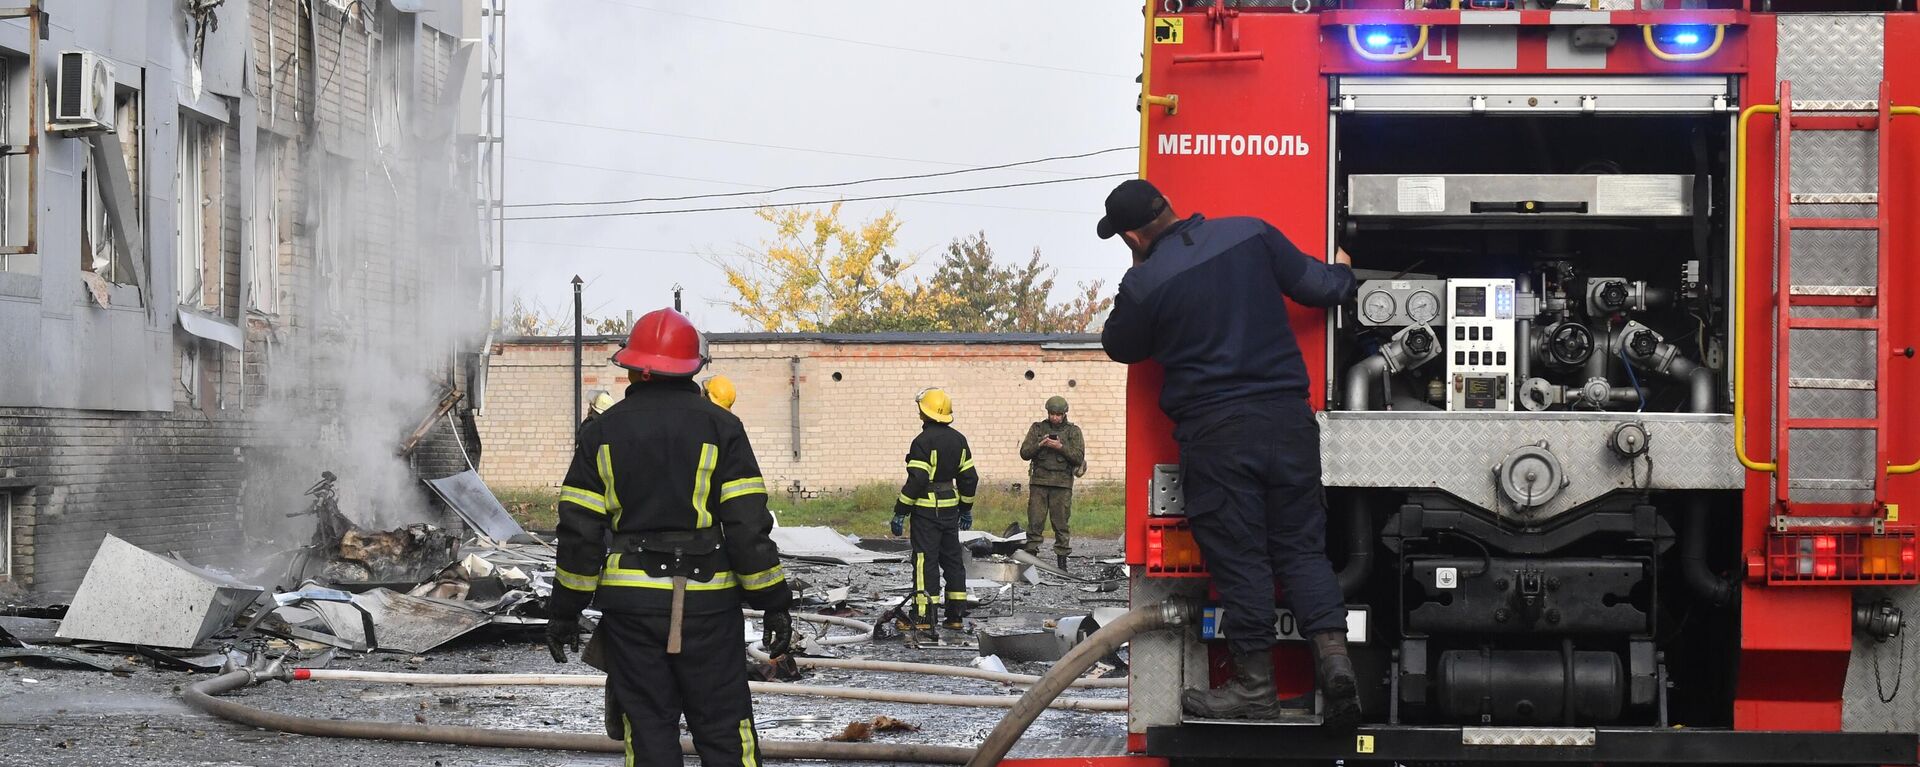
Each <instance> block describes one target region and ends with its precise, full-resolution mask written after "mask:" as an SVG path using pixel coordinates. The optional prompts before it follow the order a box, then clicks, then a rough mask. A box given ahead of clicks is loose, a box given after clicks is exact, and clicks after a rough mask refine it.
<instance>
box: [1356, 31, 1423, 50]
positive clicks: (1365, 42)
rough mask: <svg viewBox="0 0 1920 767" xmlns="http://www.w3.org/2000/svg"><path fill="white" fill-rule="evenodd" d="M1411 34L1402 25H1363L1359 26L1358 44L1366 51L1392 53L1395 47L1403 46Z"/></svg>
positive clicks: (1410, 37)
mask: <svg viewBox="0 0 1920 767" xmlns="http://www.w3.org/2000/svg"><path fill="white" fill-rule="evenodd" d="M1410 39H1412V36H1411V35H1409V34H1408V33H1407V28H1406V27H1403V26H1363V27H1361V28H1360V46H1361V47H1362V48H1365V49H1367V52H1368V53H1392V52H1393V50H1394V49H1395V48H1398V47H1401V46H1404V45H1406V44H1407V41H1408V40H1410Z"/></svg>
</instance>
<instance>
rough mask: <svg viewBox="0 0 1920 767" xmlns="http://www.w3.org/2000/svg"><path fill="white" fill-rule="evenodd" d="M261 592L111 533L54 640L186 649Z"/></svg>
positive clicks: (237, 614) (228, 620)
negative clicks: (149, 550)
mask: <svg viewBox="0 0 1920 767" xmlns="http://www.w3.org/2000/svg"><path fill="white" fill-rule="evenodd" d="M262 591H264V589H261V588H259V587H257V586H250V585H247V584H245V583H241V582H239V581H236V580H233V579H232V578H229V577H227V576H225V575H221V574H219V573H216V572H213V571H211V570H207V569H204V568H200V567H195V566H193V565H190V564H187V563H185V562H181V561H179V560H176V559H169V558H167V557H163V556H160V555H158V554H154V553H151V552H148V551H145V550H143V549H141V548H140V547H138V546H135V545H133V544H131V543H127V542H126V541H123V540H120V539H119V538H115V537H113V536H111V535H109V536H107V537H106V539H105V540H103V541H101V542H100V551H99V553H97V554H95V555H94V557H93V564H92V565H90V566H89V567H88V568H87V576H86V579H85V580H82V581H81V582H80V590H79V591H78V592H76V593H75V594H74V595H73V606H72V607H70V608H68V610H67V617H66V619H65V620H63V621H61V623H60V631H59V634H58V636H59V637H60V638H61V639H80V640H91V641H95V642H111V643H115V644H130V645H148V646H152V647H167V648H172V649H177V650H186V649H192V648H193V647H195V646H197V645H199V644H200V642H201V641H202V640H204V639H206V638H207V637H209V636H211V635H212V634H213V633H214V632H216V631H219V630H220V629H222V628H225V627H227V626H229V625H232V624H233V622H234V620H235V619H237V618H239V617H240V614H241V613H242V612H244V611H245V610H246V609H247V606H248V605H251V604H253V602H254V600H255V599H258V598H259V596H260V593H261V592H262Z"/></svg>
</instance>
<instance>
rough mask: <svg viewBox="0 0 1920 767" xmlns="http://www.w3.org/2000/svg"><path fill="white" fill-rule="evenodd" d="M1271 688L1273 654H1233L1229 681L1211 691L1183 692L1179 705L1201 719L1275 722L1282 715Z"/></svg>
mask: <svg viewBox="0 0 1920 767" xmlns="http://www.w3.org/2000/svg"><path fill="white" fill-rule="evenodd" d="M1275 696H1276V693H1275V692H1274V687H1273V654H1272V653H1270V652H1268V651H1266V650H1256V651H1254V652H1246V653H1234V654H1233V677H1232V678H1230V679H1228V680H1227V683H1226V684H1225V685H1222V686H1221V687H1218V688H1215V689H1212V690H1187V691H1186V692H1183V693H1181V694H1180V705H1181V707H1182V708H1184V709H1186V712H1187V713H1188V714H1191V715H1193V716H1197V717H1200V718H1203V719H1278V718H1280V715H1281V713H1282V710H1281V707H1280V701H1279V700H1277V699H1276V697H1275Z"/></svg>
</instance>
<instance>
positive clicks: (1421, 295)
mask: <svg viewBox="0 0 1920 767" xmlns="http://www.w3.org/2000/svg"><path fill="white" fill-rule="evenodd" d="M1439 316H1440V298H1439V297H1438V296H1435V295H1434V294H1432V293H1430V292H1428V291H1425V290H1416V291H1414V292H1413V295H1410V296H1407V317H1408V319H1411V320H1413V321H1414V322H1417V323H1420V324H1426V323H1429V322H1433V321H1434V320H1435V319H1437V318H1439Z"/></svg>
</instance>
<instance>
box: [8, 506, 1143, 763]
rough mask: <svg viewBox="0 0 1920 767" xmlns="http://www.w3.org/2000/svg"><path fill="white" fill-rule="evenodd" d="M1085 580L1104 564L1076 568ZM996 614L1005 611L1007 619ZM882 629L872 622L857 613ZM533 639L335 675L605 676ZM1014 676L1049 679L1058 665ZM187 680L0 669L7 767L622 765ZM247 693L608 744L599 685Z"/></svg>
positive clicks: (959, 730)
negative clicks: (228, 705) (239, 715)
mask: <svg viewBox="0 0 1920 767" xmlns="http://www.w3.org/2000/svg"><path fill="white" fill-rule="evenodd" d="M1118 548H1119V547H1118V544H1117V543H1115V542H1112V541H1104V542H1094V541H1088V542H1084V543H1082V547H1081V550H1080V551H1081V553H1084V554H1087V555H1091V556H1094V557H1108V556H1116V555H1117V554H1118ZM1074 566H1075V568H1076V570H1078V571H1080V572H1082V573H1087V574H1091V573H1092V572H1093V571H1094V569H1095V566H1094V565H1093V564H1092V563H1091V562H1090V561H1089V560H1088V559H1085V558H1081V557H1079V556H1076V558H1075V562H1074ZM790 568H792V571H793V572H794V574H795V575H796V576H797V577H800V578H808V579H811V580H814V581H816V582H824V583H825V584H826V585H851V586H852V587H853V593H854V594H855V596H856V598H859V597H861V596H866V597H884V595H885V594H884V591H883V590H884V589H886V588H889V587H892V586H895V585H898V584H902V583H904V582H905V581H906V574H905V573H906V571H905V567H904V565H866V566H857V567H842V568H816V567H811V566H804V565H799V566H795V565H790ZM1124 593H1125V592H1124V591H1122V592H1115V593H1089V592H1087V591H1083V590H1082V587H1081V585H1079V584H1062V585H1054V584H1048V585H1044V586H1041V587H1038V588H1033V589H1023V590H1022V591H1021V593H1020V594H1019V598H1018V599H1017V601H1016V604H1017V607H1018V609H1017V611H1016V612H1015V614H1014V615H1011V616H1007V617H989V618H983V619H982V620H981V623H982V624H983V625H990V626H993V627H996V628H999V627H1009V626H1014V625H1037V624H1038V623H1039V622H1040V621H1042V620H1045V619H1047V618H1050V617H1055V616H1058V615H1061V614H1075V613H1084V612H1085V611H1086V610H1087V609H1089V608H1090V607H1093V606H1112V605H1119V604H1122V601H1121V600H1122V599H1123V597H1124ZM982 612H988V613H991V612H993V608H987V609H983V610H982ZM856 617H860V618H862V619H871V618H872V617H873V616H872V615H860V616H856ZM536 639H537V637H536V636H533V635H521V636H492V637H482V638H477V639H473V640H470V641H465V642H463V643H461V644H457V645H455V646H451V647H448V648H443V649H442V650H440V651H437V652H435V653H432V654H430V655H428V656H425V657H423V658H421V659H418V660H415V659H410V658H407V657H405V656H397V655H387V654H375V655H372V656H367V657H356V658H339V659H336V660H335V661H334V662H333V664H332V666H331V667H332V668H350V669H365V670H379V671H421V672H429V673H505V672H543V673H552V672H570V673H589V672H591V669H588V668H586V667H585V666H582V665H580V664H578V663H573V664H569V665H568V666H566V667H557V666H555V665H554V664H553V662H552V659H550V658H549V657H547V652H546V649H545V647H544V645H540V644H537V643H536V641H535V640H536ZM841 649H842V651H843V655H844V656H845V657H868V658H878V659H895V660H914V661H923V662H934V663H948V664H953V665H961V664H965V663H966V662H968V661H969V660H972V659H973V657H974V655H975V653H974V652H973V651H971V650H967V649H959V648H929V649H911V648H908V647H905V646H903V645H902V644H900V643H899V642H897V641H896V642H884V643H877V644H866V645H854V646H849V647H844V648H841ZM1013 670H1016V671H1024V672H1027V673H1041V672H1043V671H1044V670H1045V666H1044V665H1042V664H1024V665H1016V666H1015V667H1014V669H1013ZM204 678H205V677H203V676H193V675H188V674H185V673H181V672H175V671H164V670H156V669H153V668H151V667H150V666H146V665H139V666H136V670H135V671H133V672H132V673H131V674H126V675H116V674H111V673H104V672H98V671H81V670H69V669H68V668H54V667H49V666H38V665H34V666H29V665H19V664H13V663H7V664H5V665H0V765H54V764H58V765H129V764H138V765H155V766H156V767H206V766H223V765H261V766H265V765H271V766H273V767H303V766H306V765H313V766H316V767H318V766H321V765H325V766H326V767H341V766H342V765H376V764H396V765H432V766H433V767H454V766H455V765H503V766H508V767H517V766H520V765H608V764H617V763H618V762H619V759H618V757H617V756H612V755H601V754H565V753H552V752H528V751H501V750H484V749H472V748H457V747H449V746H438V745H423V744H404V743H387V742H374V741H350V740H333V739H320V738H310V737H303V736H294V735H283V734H280V733H275V732H265V731H260V730H255V729H251V728H247V727H242V726H239V725H234V724H230V723H228V722H225V721H221V720H218V719H214V718H210V717H207V716H204V715H201V714H199V713H197V712H195V711H192V710H191V709H189V708H187V707H186V705H185V704H183V703H181V702H180V700H179V697H178V696H179V692H180V690H181V689H183V688H184V687H185V686H186V685H188V684H192V683H194V682H197V681H200V680H201V679H204ZM807 681H808V683H811V684H821V685H835V686H855V687H875V688H900V689H913V690H922V691H944V692H955V693H968V694H989V695H990V694H1001V695H1017V694H1018V691H1017V690H1012V689H1009V688H1007V687H1005V686H1002V685H997V684H992V683H988V682H981V681H975V680H967V679H951V678H944V677H925V676H903V675H898V674H877V673H865V672H844V671H832V670H825V671H818V672H813V673H812V674H811V676H810V677H809V679H808V680H807ZM1124 692H1125V691H1124V690H1074V691H1070V692H1069V694H1070V695H1073V696H1076V697H1123V696H1124ZM232 697H234V698H235V699H238V700H244V701H246V702H248V703H249V704H252V705H257V706H259V707H261V708H265V709H268V710H272V711H279V712H285V713H293V714H300V715H305V716H318V717H328V718H341V719H369V720H378V721H386V722H416V721H417V722H426V723H431V724H459V725H470V726H483V727H510V728H518V729H544V730H559V731H567V732H583V733H591V732H598V731H599V728H600V691H599V689H598V688H538V687H513V688H508V687H460V688H424V687H411V686H402V685H367V684H361V683H336V682H296V683H293V684H282V683H277V682H276V683H271V684H269V685H266V686H262V687H258V688H252V689H248V690H243V691H240V692H238V693H235V694H234V695H233V696H232ZM755 710H756V713H755V715H756V719H757V720H758V721H759V722H761V723H762V724H761V728H760V735H761V738H762V739H766V740H776V739H777V740H820V739H822V738H824V737H826V736H827V735H830V734H832V733H835V732H838V731H839V730H840V729H841V728H842V727H844V726H845V725H846V724H847V723H848V722H852V721H856V720H864V719H871V718H873V717H874V716H877V715H881V714H885V715H887V716H891V717H895V718H899V719H904V720H907V721H910V722H913V723H915V724H918V725H920V726H921V727H922V730H921V731H920V732H917V733H901V734H886V735H879V736H876V740H878V741H882V742H885V741H893V742H923V743H940V744H948V745H973V744H974V743H977V742H978V741H979V740H980V739H981V738H982V737H983V736H984V735H985V734H986V733H987V732H988V731H989V730H990V729H991V728H992V727H993V725H994V723H995V722H997V721H998V720H999V718H1000V715H1001V714H1002V713H1003V709H984V708H953V707H941V706H913V705H904V704H892V703H874V702H865V701H848V700H829V699H820V698H803V697H788V696H759V697H758V698H757V699H756V701H755ZM1124 725H1125V723H1124V719H1123V715H1122V714H1118V713H1079V712H1063V711H1053V712H1049V713H1047V714H1046V715H1044V716H1042V717H1041V719H1040V720H1039V722H1037V723H1036V725H1035V727H1034V728H1033V730H1032V731H1031V733H1030V735H1031V736H1033V737H1073V736H1118V735H1121V734H1123V732H1124Z"/></svg>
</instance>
